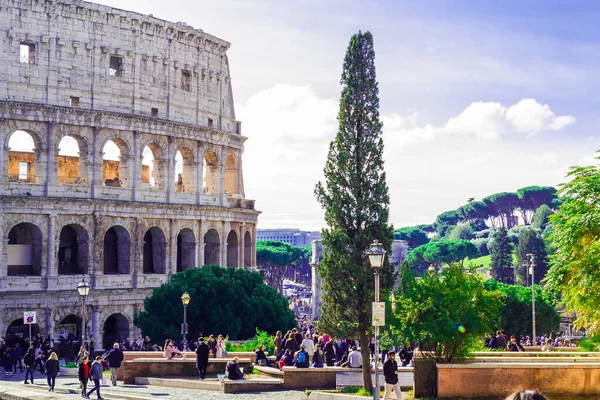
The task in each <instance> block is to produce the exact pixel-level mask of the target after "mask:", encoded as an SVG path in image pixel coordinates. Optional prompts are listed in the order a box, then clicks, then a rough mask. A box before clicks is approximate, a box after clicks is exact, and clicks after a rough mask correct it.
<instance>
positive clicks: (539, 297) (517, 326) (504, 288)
mask: <svg viewBox="0 0 600 400" xmlns="http://www.w3.org/2000/svg"><path fill="white" fill-rule="evenodd" d="M485 288H486V289H487V290H499V291H501V292H502V293H504V301H503V302H502V307H501V309H500V327H501V328H502V329H503V330H504V331H506V333H508V334H510V335H521V336H526V335H529V336H530V337H531V335H532V322H531V321H532V320H531V288H527V287H523V286H515V285H506V284H504V283H500V282H497V281H494V280H491V279H490V280H487V281H485ZM554 300H555V298H554V296H553V295H552V294H551V293H549V292H548V291H545V290H543V288H542V287H540V286H536V287H535V314H536V321H535V323H536V331H537V334H539V335H542V334H550V333H551V332H557V331H558V326H559V323H560V314H559V313H558V312H557V311H556V308H555V307H554Z"/></svg>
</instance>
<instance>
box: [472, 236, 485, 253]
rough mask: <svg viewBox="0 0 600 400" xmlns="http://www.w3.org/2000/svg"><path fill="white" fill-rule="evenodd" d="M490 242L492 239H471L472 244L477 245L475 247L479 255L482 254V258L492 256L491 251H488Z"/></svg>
mask: <svg viewBox="0 0 600 400" xmlns="http://www.w3.org/2000/svg"><path fill="white" fill-rule="evenodd" d="M489 241H490V239H488V238H479V239H471V240H470V242H471V243H473V244H474V245H475V247H477V250H479V253H480V254H481V256H487V255H489V254H490V251H489V249H488V242H489Z"/></svg>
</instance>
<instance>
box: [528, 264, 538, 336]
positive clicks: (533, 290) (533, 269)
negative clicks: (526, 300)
mask: <svg viewBox="0 0 600 400" xmlns="http://www.w3.org/2000/svg"><path fill="white" fill-rule="evenodd" d="M526 255H527V261H528V263H529V271H528V272H529V273H530V274H531V323H532V325H533V341H534V342H535V343H536V344H537V341H536V338H537V336H536V332H535V265H534V260H535V258H534V255H533V254H531V253H527V254H526Z"/></svg>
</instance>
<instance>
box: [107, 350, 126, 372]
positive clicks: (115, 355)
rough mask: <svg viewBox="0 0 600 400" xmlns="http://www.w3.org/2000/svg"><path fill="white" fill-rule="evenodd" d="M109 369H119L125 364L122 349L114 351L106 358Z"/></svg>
mask: <svg viewBox="0 0 600 400" xmlns="http://www.w3.org/2000/svg"><path fill="white" fill-rule="evenodd" d="M106 361H108V366H109V368H119V367H120V366H121V362H123V352H122V351H121V349H112V350H111V351H110V352H109V353H108V355H107V356H106Z"/></svg>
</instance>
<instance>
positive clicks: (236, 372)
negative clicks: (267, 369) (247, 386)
mask: <svg viewBox="0 0 600 400" xmlns="http://www.w3.org/2000/svg"><path fill="white" fill-rule="evenodd" d="M239 361H240V358H239V357H235V358H234V359H233V360H231V361H229V362H228V363H227V366H225V376H227V379H231V380H232V381H234V380H240V379H244V374H243V373H242V371H240V364H238V362H239Z"/></svg>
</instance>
